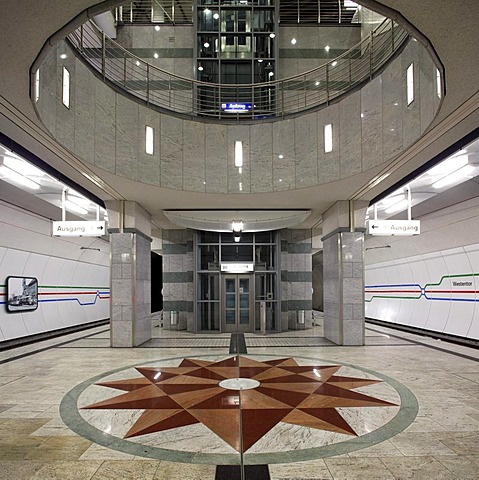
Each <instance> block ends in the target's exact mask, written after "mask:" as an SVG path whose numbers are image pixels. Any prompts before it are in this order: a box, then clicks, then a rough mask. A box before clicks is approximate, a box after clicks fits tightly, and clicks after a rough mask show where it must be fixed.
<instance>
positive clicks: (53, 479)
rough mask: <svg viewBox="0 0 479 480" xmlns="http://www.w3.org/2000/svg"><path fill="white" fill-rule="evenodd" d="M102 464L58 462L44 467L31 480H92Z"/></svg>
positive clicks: (93, 462)
mask: <svg viewBox="0 0 479 480" xmlns="http://www.w3.org/2000/svg"><path fill="white" fill-rule="evenodd" d="M100 465H101V462H95V461H91V462H68V461H56V462H49V463H46V464H45V465H43V467H41V468H40V469H39V470H38V471H37V472H36V473H35V474H34V475H33V476H31V477H29V480H90V479H91V478H92V477H93V475H94V474H95V472H96V471H97V470H98V468H99V467H100Z"/></svg>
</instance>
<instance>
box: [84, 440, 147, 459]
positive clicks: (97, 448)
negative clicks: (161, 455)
mask: <svg viewBox="0 0 479 480" xmlns="http://www.w3.org/2000/svg"><path fill="white" fill-rule="evenodd" d="M134 458H135V456H134V455H129V454H128V453H123V452H119V451H117V450H113V449H111V448H107V447H102V446H101V445H97V444H96V443H92V444H91V445H90V446H89V447H88V448H87V449H86V450H85V453H84V454H83V455H82V456H81V457H80V458H79V460H133V459H134ZM140 458H145V457H140ZM145 460H150V459H149V458H145Z"/></svg>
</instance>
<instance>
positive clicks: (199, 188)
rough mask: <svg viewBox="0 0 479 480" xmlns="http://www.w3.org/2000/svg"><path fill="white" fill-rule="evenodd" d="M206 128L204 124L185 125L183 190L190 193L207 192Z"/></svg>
mask: <svg viewBox="0 0 479 480" xmlns="http://www.w3.org/2000/svg"><path fill="white" fill-rule="evenodd" d="M206 128H207V125H205V124H204V123H193V122H186V123H185V131H184V136H185V138H187V139H188V141H187V142H185V145H184V158H185V162H184V173H185V174H184V178H183V188H184V189H185V190H188V191H192V192H205V191H206V164H205V158H206V141H205V139H206Z"/></svg>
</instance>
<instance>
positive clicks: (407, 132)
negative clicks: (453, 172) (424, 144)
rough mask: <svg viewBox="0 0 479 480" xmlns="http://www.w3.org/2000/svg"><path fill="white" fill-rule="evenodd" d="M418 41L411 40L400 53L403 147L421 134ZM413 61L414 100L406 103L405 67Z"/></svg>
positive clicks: (410, 143)
mask: <svg viewBox="0 0 479 480" xmlns="http://www.w3.org/2000/svg"><path fill="white" fill-rule="evenodd" d="M418 48H419V44H418V42H415V41H411V42H409V44H408V45H407V47H406V48H405V49H404V52H403V54H402V55H401V66H402V81H401V83H402V85H403V87H402V92H403V102H402V104H403V147H407V146H409V145H412V144H413V143H414V142H415V141H416V140H417V139H418V138H419V136H420V134H421V110H420V107H421V106H420V103H421V102H420V99H419V77H420V75H419V61H418ZM411 63H414V100H413V101H412V103H410V104H409V105H408V104H407V89H406V84H407V81H406V78H407V73H406V72H407V68H408V67H409V65H410V64H411Z"/></svg>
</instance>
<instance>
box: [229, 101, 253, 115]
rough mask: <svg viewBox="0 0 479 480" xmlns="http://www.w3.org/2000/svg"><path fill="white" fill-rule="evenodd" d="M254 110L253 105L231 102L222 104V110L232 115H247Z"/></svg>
mask: <svg viewBox="0 0 479 480" xmlns="http://www.w3.org/2000/svg"><path fill="white" fill-rule="evenodd" d="M252 108H253V104H252V103H245V102H229V103H222V104H221V110H223V111H224V112H230V113H246V112H249V111H250V110H251V109H252Z"/></svg>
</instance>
